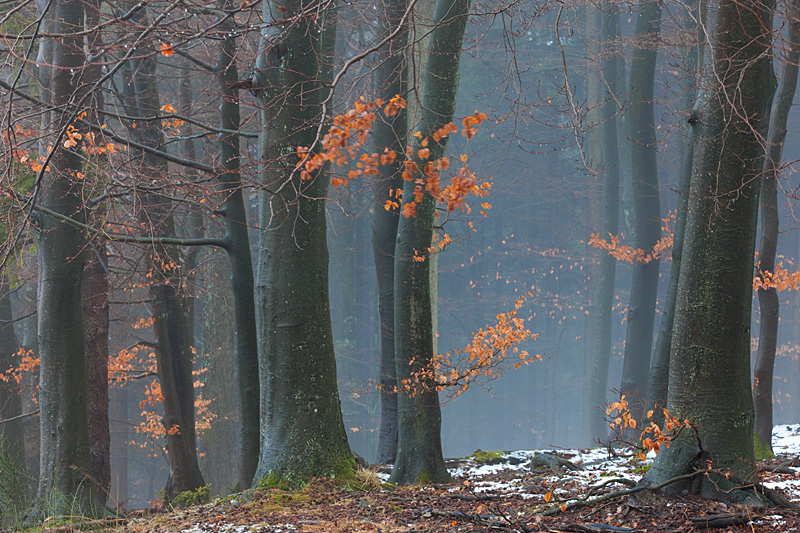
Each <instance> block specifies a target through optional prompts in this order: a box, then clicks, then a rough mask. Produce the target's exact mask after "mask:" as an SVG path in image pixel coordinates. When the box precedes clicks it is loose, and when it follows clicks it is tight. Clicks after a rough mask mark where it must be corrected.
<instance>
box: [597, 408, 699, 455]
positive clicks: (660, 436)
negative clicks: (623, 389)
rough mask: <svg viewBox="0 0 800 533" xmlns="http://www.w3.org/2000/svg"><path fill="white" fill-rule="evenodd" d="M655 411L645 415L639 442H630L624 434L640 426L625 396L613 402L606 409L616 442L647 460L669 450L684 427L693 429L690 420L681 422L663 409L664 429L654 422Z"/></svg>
mask: <svg viewBox="0 0 800 533" xmlns="http://www.w3.org/2000/svg"><path fill="white" fill-rule="evenodd" d="M653 414H654V412H653V410H650V411H648V412H647V414H646V415H645V419H644V421H643V423H642V426H643V427H642V429H641V433H640V435H639V439H638V442H636V443H631V442H628V441H627V440H626V439H625V437H624V433H625V432H626V431H628V430H632V429H636V428H637V427H639V424H638V423H637V422H636V419H635V418H634V417H633V415H632V414H631V412H630V410H629V409H628V401H627V400H626V399H625V395H624V394H623V395H622V396H621V397H620V399H619V401H616V402H613V403H611V404H609V405H608V406H607V407H606V416H608V417H609V420H610V421H609V424H608V425H609V427H610V428H611V430H612V431H614V432H615V433H616V435H617V438H616V439H615V441H616V442H618V443H622V444H628V445H631V447H632V448H634V450H635V452H634V455H635V456H636V457H637V458H639V459H641V460H642V461H644V460H645V456H646V455H647V454H648V453H650V452H652V453H653V454H655V455H658V452H659V451H660V449H661V447H662V446H663V447H665V448H669V445H670V442H671V441H672V439H674V438H675V437H676V436H677V435H678V433H679V432H680V431H681V430H682V429H683V428H684V427H691V424H690V423H689V421H688V420H684V421H683V422H681V421H680V420H678V419H677V418H675V417H674V416H671V415H670V413H669V410H668V409H666V408H663V414H664V424H663V427H662V426H661V425H659V424H657V423H656V422H654V421H653Z"/></svg>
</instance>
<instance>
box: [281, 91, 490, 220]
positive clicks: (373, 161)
mask: <svg viewBox="0 0 800 533" xmlns="http://www.w3.org/2000/svg"><path fill="white" fill-rule="evenodd" d="M381 108H382V110H381ZM405 108H406V101H405V100H404V99H403V98H401V97H400V96H399V95H398V96H395V97H394V98H392V99H391V100H389V102H388V103H387V102H384V101H383V100H381V99H380V98H379V99H377V100H375V101H371V102H368V101H366V100H365V99H364V98H363V97H361V98H360V99H359V100H357V101H356V103H355V106H354V108H353V109H351V110H349V111H348V112H347V113H344V114H342V115H338V116H336V117H335V118H334V119H333V125H332V126H331V127H330V129H329V130H328V133H326V134H325V136H324V137H323V138H322V141H321V143H320V144H321V150H320V151H319V152H318V153H312V152H311V151H310V149H309V148H308V147H305V146H298V147H297V157H298V159H299V161H298V162H297V164H296V168H299V169H300V176H301V178H302V179H303V180H311V179H313V176H314V173H315V172H317V171H318V170H320V169H321V168H322V167H323V165H325V163H327V162H330V163H331V164H333V165H336V166H342V165H348V164H350V163H353V162H355V166H356V168H355V169H353V170H350V171H349V172H348V173H347V177H346V178H341V177H334V178H331V185H333V186H335V187H338V186H344V185H347V184H348V183H349V182H350V180H354V179H357V178H360V177H362V176H376V175H378V166H379V165H390V164H393V163H394V162H395V161H396V160H397V157H398V154H397V152H395V151H394V150H389V149H388V148H384V151H383V153H381V154H378V153H377V152H373V153H367V152H364V151H362V148H363V147H364V145H365V144H366V142H367V140H368V136H369V132H370V130H371V129H372V125H373V123H374V122H375V119H376V118H377V116H376V111H382V112H383V114H384V115H385V116H387V117H392V116H394V115H396V114H397V113H399V112H400V110H402V109H405ZM486 118H487V116H486V115H485V114H484V113H479V112H477V111H476V112H475V113H474V114H472V115H470V116H468V117H465V118H464V119H463V121H462V124H463V126H464V127H463V128H462V130H461V134H462V135H463V136H464V137H466V138H467V139H471V138H472V137H473V136H474V135H475V133H476V132H477V126H478V125H479V124H481V123H482V122H483V121H484V120H486ZM456 131H458V127H457V126H456V125H455V124H454V123H452V122H450V123H448V124H445V125H444V126H442V127H441V128H439V129H437V130H436V131H435V132H434V133H433V134H432V135H431V137H430V138H428V137H424V138H423V136H422V133H421V132H417V133H415V134H414V136H415V137H416V138H417V139H419V142H418V144H419V148H418V149H416V151H415V149H414V148H412V147H411V146H408V147H406V151H405V158H404V160H403V171H402V177H403V179H404V180H405V181H413V182H414V183H415V187H414V196H413V198H402V191H401V190H399V189H397V190H393V191H390V194H389V198H387V199H386V204H385V205H384V207H385V209H387V210H390V209H398V208H402V213H403V216H405V217H406V218H411V217H414V216H416V213H417V205H419V203H420V202H421V201H422V199H423V197H424V195H425V194H426V193H427V194H430V195H431V196H432V197H433V198H435V199H436V201H437V202H438V203H441V204H443V205H445V206H447V211H455V210H456V209H459V210H461V211H463V212H467V213H469V212H471V208H470V206H469V204H467V203H466V202H465V199H466V198H467V196H468V195H470V194H472V195H474V196H476V197H478V198H481V197H483V196H486V195H487V194H488V193H489V191H490V190H491V184H490V183H489V182H486V181H484V182H482V183H478V181H477V178H476V176H475V174H473V173H472V172H470V170H469V166H468V164H467V156H466V155H464V154H462V155H461V156H460V162H461V166H460V168H459V169H458V171H456V172H455V173H454V175H453V177H452V178H451V179H450V183H449V184H447V185H444V186H442V183H441V173H442V172H443V171H445V170H447V169H449V167H450V159H449V158H448V157H442V158H440V159H437V160H436V161H432V160H430V153H431V152H430V143H431V142H434V143H438V142H441V141H442V140H444V139H445V138H447V136H449V135H450V134H451V133H455V132H456ZM401 206H402V207H401ZM481 207H482V208H483V209H484V210H486V209H489V208H491V205H489V204H488V203H483V204H481Z"/></svg>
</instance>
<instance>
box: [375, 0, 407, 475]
mask: <svg viewBox="0 0 800 533" xmlns="http://www.w3.org/2000/svg"><path fill="white" fill-rule="evenodd" d="M379 5H380V6H381V7H382V8H383V9H384V13H381V14H379V16H378V24H379V26H380V30H379V36H382V35H386V34H388V33H389V32H391V31H393V30H394V29H395V28H397V26H398V24H400V19H401V18H402V16H403V14H404V13H405V11H406V9H407V7H408V2H407V0H389V1H388V2H385V3H382V4H379ZM407 47H408V31H407V29H403V30H402V31H401V32H400V33H398V34H397V35H396V36H395V37H394V38H393V39H392V40H391V41H390V42H389V43H387V44H386V45H385V46H383V48H381V49H380V50H378V54H377V56H378V61H380V64H379V66H378V67H377V68H376V69H375V73H374V74H373V80H374V86H375V96H376V97H378V98H381V99H383V100H384V101H387V102H388V101H389V99H391V98H393V97H394V96H395V95H401V96H403V97H404V98H405V97H406V93H407V91H408V80H407V73H406V48H407ZM407 139H408V113H407V112H406V110H400V112H399V113H397V115H395V116H394V117H387V116H386V115H385V114H383V113H378V119H377V120H376V121H375V125H374V127H373V130H372V140H373V144H374V145H375V150H376V151H377V152H378V153H383V150H384V149H385V148H388V149H389V150H394V151H395V152H396V153H397V158H396V159H395V162H394V163H393V164H390V165H381V166H379V167H378V171H379V172H380V174H379V176H378V179H377V180H376V182H375V184H374V185H373V187H372V188H373V191H374V193H375V205H374V206H373V216H372V250H373V255H374V256H375V273H376V275H377V279H378V298H379V304H378V310H379V313H380V331H381V344H380V346H381V348H380V349H381V352H380V387H381V388H380V394H381V425H380V432H379V435H378V459H377V461H378V462H379V463H394V460H395V457H396V456H397V393H396V392H395V387H396V386H397V374H396V372H397V370H396V368H395V361H394V261H395V257H394V248H395V242H396V241H397V224H398V222H399V216H400V215H399V213H400V211H399V209H388V210H387V209H385V205H386V202H387V201H389V200H391V201H393V202H397V203H398V204H399V203H400V199H399V198H398V197H397V196H398V195H397V191H401V190H402V189H403V178H402V177H401V176H400V174H401V172H402V169H403V161H404V160H405V157H404V156H405V147H406V144H407V142H408V140H407Z"/></svg>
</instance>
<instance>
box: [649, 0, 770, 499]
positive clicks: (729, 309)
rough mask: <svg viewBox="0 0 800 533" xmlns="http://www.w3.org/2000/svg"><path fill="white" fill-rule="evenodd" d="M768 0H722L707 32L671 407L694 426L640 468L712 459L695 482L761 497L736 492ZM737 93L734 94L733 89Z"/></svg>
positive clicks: (749, 428)
mask: <svg viewBox="0 0 800 533" xmlns="http://www.w3.org/2000/svg"><path fill="white" fill-rule="evenodd" d="M772 8H773V4H771V3H762V4H757V5H754V6H752V9H748V10H742V9H741V6H740V4H739V3H737V2H735V1H734V0H722V1H721V2H720V4H719V8H718V11H717V16H716V26H715V28H714V30H713V46H714V52H713V62H714V63H713V67H714V73H715V74H716V76H715V77H713V78H712V79H710V80H708V83H707V93H706V99H705V100H704V105H702V106H701V107H700V108H698V110H697V111H696V112H694V113H693V115H692V117H691V119H690V123H691V124H692V127H693V134H694V136H695V139H696V142H697V144H696V147H695V157H694V167H693V174H692V183H691V194H690V199H689V213H688V218H687V223H686V224H687V225H686V237H685V238H686V240H685V242H684V250H683V262H682V264H681V273H680V281H679V286H678V300H677V302H676V317H675V331H674V334H673V338H672V353H671V357H670V384H669V396H668V408H669V409H670V412H671V413H672V414H673V415H675V416H677V417H678V418H679V419H680V420H684V419H687V420H689V422H690V423H691V424H693V425H694V429H695V430H696V431H694V430H684V431H682V432H681V433H680V435H678V437H677V438H675V439H673V441H672V443H671V446H670V447H669V448H666V449H664V448H662V450H661V453H660V454H659V455H658V457H657V459H656V461H655V462H654V463H653V466H652V467H651V468H650V470H649V472H648V473H647V475H646V477H645V483H658V482H660V481H665V480H667V479H670V478H672V477H674V476H676V475H680V474H685V473H688V472H691V471H692V470H694V469H697V468H699V469H701V470H703V469H706V468H707V466H711V467H712V468H720V469H724V470H727V471H729V472H730V473H731V474H732V476H731V479H728V478H726V477H725V476H724V475H721V474H716V473H713V472H710V473H708V474H704V475H700V476H698V477H697V478H695V481H696V482H695V483H694V484H693V483H691V482H687V483H675V484H671V485H669V486H667V487H665V489H664V490H667V491H669V492H680V491H682V490H689V489H691V490H696V491H698V492H699V493H700V494H701V495H703V496H707V497H714V498H719V499H723V500H734V501H735V500H739V501H745V502H749V503H761V500H759V499H758V498H757V497H755V495H754V494H753V493H752V492H751V493H745V492H744V491H735V490H734V491H731V492H727V491H728V490H729V489H732V488H733V487H735V486H736V485H740V484H746V483H749V482H752V481H754V480H755V479H756V471H755V461H754V453H753V401H752V396H751V391H750V307H751V298H752V283H753V281H752V276H753V257H754V253H755V229H756V218H757V214H758V191H759V185H760V180H759V175H760V173H761V171H762V160H763V155H764V148H763V138H764V135H765V133H766V130H767V125H768V122H769V103H770V101H771V97H772V93H773V91H774V83H775V82H774V77H775V76H774V74H773V72H772V63H771V57H770V53H769V51H770V46H771V38H772V35H771V28H772ZM734 94H735V95H736V96H735V98H734V97H732V95H734Z"/></svg>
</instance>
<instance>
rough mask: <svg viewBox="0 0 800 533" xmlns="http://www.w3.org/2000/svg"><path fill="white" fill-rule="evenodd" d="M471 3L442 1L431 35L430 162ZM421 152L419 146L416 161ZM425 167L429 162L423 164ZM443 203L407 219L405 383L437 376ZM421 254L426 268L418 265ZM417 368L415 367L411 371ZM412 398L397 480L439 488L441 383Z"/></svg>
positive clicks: (403, 403)
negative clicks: (436, 290) (437, 251)
mask: <svg viewBox="0 0 800 533" xmlns="http://www.w3.org/2000/svg"><path fill="white" fill-rule="evenodd" d="M469 8H470V2H469V0H439V1H438V2H437V4H436V13H435V16H434V21H435V23H436V27H435V29H434V30H433V32H432V34H431V44H430V48H429V59H428V63H427V65H426V67H425V71H424V74H423V79H422V86H423V88H424V95H423V98H422V117H421V126H420V131H421V133H422V135H421V139H425V138H428V140H429V141H430V145H429V147H430V154H429V158H428V160H429V161H436V160H437V159H439V158H441V157H443V156H444V154H445V149H446V147H447V137H446V138H444V139H442V140H441V141H439V142H436V141H434V140H433V138H432V135H433V132H435V131H436V130H438V129H439V128H440V127H442V126H444V125H445V124H447V123H448V122H450V121H451V120H452V119H453V115H454V113H455V104H456V94H457V92H458V79H459V67H460V62H461V46H462V42H463V39H464V32H465V29H466V24H467V18H468V14H469ZM420 148H421V145H420V140H419V139H418V140H417V141H416V142H415V145H414V149H413V150H412V153H413V154H417V153H418V151H419V149H420ZM417 164H418V165H419V166H420V168H422V167H424V166H425V161H419V160H418V161H417ZM415 186H416V184H415V183H414V181H406V182H405V183H404V186H403V199H404V201H409V200H411V199H413V198H414V189H415ZM435 210H436V200H435V199H434V198H433V197H432V196H431V195H430V194H428V193H427V192H425V193H424V196H423V199H422V202H420V203H419V204H418V206H417V213H416V216H414V217H411V218H406V217H404V216H401V218H400V221H399V224H398V231H397V245H396V247H395V264H394V269H395V285H394V333H395V367H396V371H397V380H398V383H401V382H402V380H404V379H406V380H409V379H412V382H413V378H412V376H413V375H414V374H415V373H418V372H420V371H426V370H430V366H431V360H432V357H433V354H434V339H433V334H434V331H433V314H432V309H431V307H432V306H431V271H430V269H431V268H432V263H433V261H431V260H430V259H431V258H430V254H429V252H428V247H430V246H431V243H432V238H433V226H434V221H435ZM415 254H418V255H421V256H423V257H425V261H422V262H420V261H415V260H414V256H415ZM412 361H413V364H411V363H412ZM421 386H422V388H421V390H416V391H414V393H413V394H412V395H410V394H409V393H407V392H405V391H404V390H403V389H402V387H398V390H399V392H398V398H397V408H398V446H397V458H396V460H395V464H394V469H393V470H392V475H391V478H390V479H391V481H392V482H393V483H401V484H426V483H439V482H445V481H449V480H450V474H449V473H448V472H447V468H445V466H444V459H443V457H442V441H441V410H440V407H439V394H438V393H437V391H436V387H435V386H434V384H433V383H431V382H430V381H427V380H423V382H422V383H421Z"/></svg>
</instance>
